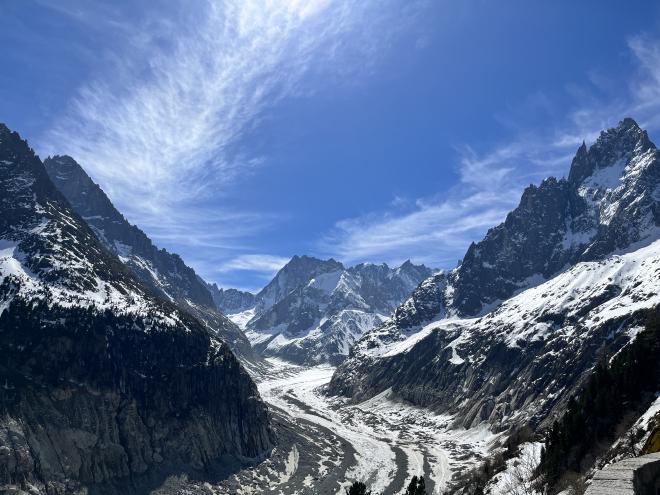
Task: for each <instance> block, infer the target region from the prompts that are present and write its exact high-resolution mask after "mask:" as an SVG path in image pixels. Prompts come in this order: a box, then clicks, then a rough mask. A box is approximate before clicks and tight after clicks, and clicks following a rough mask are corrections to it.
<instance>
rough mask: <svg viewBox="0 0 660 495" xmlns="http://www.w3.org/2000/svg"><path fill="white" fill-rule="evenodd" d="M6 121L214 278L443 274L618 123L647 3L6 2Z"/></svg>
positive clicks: (646, 58) (659, 50) (645, 95)
mask: <svg viewBox="0 0 660 495" xmlns="http://www.w3.org/2000/svg"><path fill="white" fill-rule="evenodd" d="M0 46H1V47H2V50H0V67H1V68H2V69H1V70H0V122H4V123H6V124H7V125H8V126H9V127H10V128H12V129H13V130H16V131H18V132H19V133H20V134H21V135H22V136H23V137H24V138H26V139H28V141H29V142H30V144H31V146H32V147H33V148H34V149H35V150H36V151H37V153H38V154H39V155H40V156H41V157H42V158H45V157H46V156H49V155H54V154H69V155H71V156H72V157H74V158H75V159H76V160H77V161H78V162H79V163H80V164H81V165H82V166H83V167H84V168H85V170H87V172H88V173H89V174H90V175H91V176H92V178H93V179H94V180H95V181H96V182H97V183H99V184H100V185H101V187H102V188H103V189H104V190H105V191H106V193H107V194H108V196H109V197H110V198H111V200H112V201H113V203H114V204H115V206H116V207H117V208H118V209H119V210H120V211H121V212H122V213H123V214H124V215H125V216H126V217H127V218H128V220H129V221H130V222H132V223H135V224H137V225H138V226H139V227H140V228H142V229H143V230H144V231H145V232H146V233H147V234H148V235H149V236H150V237H151V238H152V239H153V240H154V242H155V243H156V244H157V245H158V246H160V247H165V248H166V249H168V250H170V251H173V252H176V253H178V254H180V255H181V256H182V258H183V259H184V260H185V261H186V262H187V263H188V264H189V265H191V266H192V267H193V268H195V269H196V270H197V272H198V273H199V274H200V275H201V276H202V277H204V278H205V279H206V280H208V281H211V282H216V283H218V285H220V286H222V287H236V288H241V289H246V290H258V289H259V288H260V287H262V286H264V285H265V284H266V283H267V282H268V281H269V279H270V278H271V277H272V276H273V275H274V273H275V272H276V271H277V270H278V269H279V268H281V267H282V266H283V264H284V263H286V261H287V260H288V259H289V258H290V257H292V256H293V255H295V254H308V255H313V256H318V257H322V258H329V257H333V258H335V259H337V260H340V261H342V262H344V263H346V264H347V265H352V264H356V263H361V262H374V263H381V262H386V263H388V264H391V265H397V264H399V263H401V262H403V261H405V260H406V259H411V260H412V261H413V262H417V263H425V264H427V265H429V266H431V267H433V268H452V267H453V266H455V265H456V263H457V262H458V260H459V259H461V258H462V256H463V254H464V253H465V250H466V248H467V247H468V246H469V244H470V242H473V241H478V240H479V239H480V238H481V237H483V235H484V234H485V232H486V231H487V230H488V228H490V227H493V226H495V225H496V224H497V223H499V222H501V221H502V220H503V219H504V217H505V216H506V213H507V212H508V211H510V210H511V209H512V208H514V207H515V206H516V205H517V203H518V200H519V198H520V194H521V192H522V191H523V189H524V188H525V187H526V186H528V185H529V184H534V183H538V182H540V181H541V180H542V179H543V178H544V177H547V176H550V175H553V176H557V177H561V176H564V175H566V174H567V173H568V168H569V166H570V161H571V158H572V156H573V155H574V153H575V151H576V149H577V147H578V146H579V145H580V144H581V143H582V141H583V140H584V141H586V142H587V143H591V142H593V140H594V139H596V138H597V136H598V133H599V132H600V131H601V130H602V129H605V128H607V127H611V126H613V125H616V123H617V122H618V121H620V120H621V119H622V118H623V117H626V116H630V117H633V118H634V119H636V120H637V121H638V122H639V123H640V125H642V126H643V127H644V128H646V129H647V130H648V131H649V134H650V136H651V139H653V138H654V137H655V138H657V139H660V2H655V1H631V2H621V1H615V0H591V1H586V0H585V1H581V2H575V1H568V0H566V1H564V0H557V1H552V2H550V1H547V2H541V1H538V2H537V1H535V2H530V1H529V0H502V1H499V2H492V1H487V0H465V1H460V2H456V1H449V0H309V1H303V0H224V1H223V0H195V1H194V2H190V1H184V0H169V1H165V0H115V1H112V2H109V1H106V2H100V1H93V0H0Z"/></svg>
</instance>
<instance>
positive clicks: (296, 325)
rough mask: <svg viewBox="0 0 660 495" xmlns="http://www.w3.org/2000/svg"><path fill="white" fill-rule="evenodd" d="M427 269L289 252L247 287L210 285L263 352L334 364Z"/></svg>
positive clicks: (384, 316) (297, 360) (303, 361)
mask: <svg viewBox="0 0 660 495" xmlns="http://www.w3.org/2000/svg"><path fill="white" fill-rule="evenodd" d="M431 274H432V270H431V269H429V268H427V267H425V266H423V265H414V264H412V263H411V262H410V261H406V262H405V263H403V264H402V265H401V266H399V267H397V268H390V267H389V266H387V265H386V264H381V265H375V264H370V263H363V264H359V265H356V266H352V267H349V268H346V267H345V266H344V265H343V264H342V263H340V262H338V261H335V260H333V259H330V260H320V259H317V258H313V257H310V256H294V257H293V258H292V259H291V260H290V261H289V262H288V263H287V264H286V265H285V266H284V267H283V268H282V269H281V270H279V271H278V273H277V274H276V275H275V277H274V278H273V280H271V281H270V282H269V283H268V285H266V286H265V287H264V288H263V289H262V290H261V291H259V293H257V294H256V295H252V294H249V293H241V292H239V291H236V290H232V289H230V290H226V291H223V292H220V291H215V292H214V294H215V297H216V302H217V303H218V306H219V307H220V308H221V309H224V310H226V311H231V310H232V309H233V310H234V311H236V312H235V313H233V314H230V315H229V318H230V319H232V320H233V321H234V322H236V323H237V324H238V325H239V326H240V327H241V328H243V329H244V330H245V331H246V335H247V337H248V338H249V339H250V341H251V342H252V345H253V347H254V349H255V350H256V351H257V352H259V353H260V354H261V355H262V356H271V357H273V356H274V357H280V358H283V359H286V360H288V361H291V362H294V363H298V364H306V365H312V364H319V363H324V362H328V363H331V364H338V363H340V362H341V361H343V360H344V359H345V357H346V356H347V355H348V351H349V349H350V347H351V345H352V344H353V343H354V342H355V341H356V340H357V339H359V338H360V337H361V336H362V335H363V334H364V333H365V332H367V331H368V330H370V329H372V328H374V327H375V326H377V325H379V324H381V323H382V322H384V321H385V320H386V319H387V318H388V315H389V314H390V313H391V312H392V311H393V310H394V309H395V308H396V307H397V306H398V305H399V304H400V303H401V302H402V301H404V300H405V298H406V297H407V296H408V295H409V294H410V292H411V291H412V290H413V289H414V288H415V287H416V286H417V285H418V284H419V283H420V282H421V281H422V280H424V279H425V278H427V277H428V276H430V275H431Z"/></svg>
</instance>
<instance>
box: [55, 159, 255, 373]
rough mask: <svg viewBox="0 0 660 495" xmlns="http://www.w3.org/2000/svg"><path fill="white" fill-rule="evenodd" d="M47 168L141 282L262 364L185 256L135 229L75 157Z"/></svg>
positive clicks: (82, 214) (96, 233) (98, 235)
mask: <svg viewBox="0 0 660 495" xmlns="http://www.w3.org/2000/svg"><path fill="white" fill-rule="evenodd" d="M44 166H45V168H46V172H47V173H48V175H49V177H50V178H51V180H52V181H53V183H54V184H55V187H57V188H58V190H59V191H60V192H61V193H62V194H63V195H64V196H65V197H66V199H67V200H68V202H69V203H70V204H71V206H72V207H73V209H74V210H75V211H76V212H77V213H78V214H79V215H80V217H81V218H82V219H83V220H84V221H85V222H86V223H87V224H88V225H89V226H90V228H91V229H92V230H93V231H94V234H95V235H96V237H97V238H98V239H99V240H100V241H101V243H102V244H103V245H104V246H105V247H106V248H107V249H108V250H109V251H111V252H112V253H114V254H115V255H116V256H117V257H118V258H119V259H120V260H121V261H122V262H123V263H124V264H125V265H126V266H127V267H128V269H129V270H131V272H132V273H134V274H135V275H136V277H137V278H138V279H140V280H141V281H142V282H143V283H144V284H145V285H146V286H147V287H149V288H150V289H151V290H152V291H154V292H155V293H156V294H158V295H160V296H161V297H163V298H165V299H167V300H169V301H171V302H174V303H175V304H177V305H179V306H181V307H182V308H183V309H184V310H185V311H188V312H190V313H192V314H193V315H194V316H196V317H197V318H198V319H199V320H200V321H202V323H204V324H205V325H206V326H207V328H209V329H210V330H211V331H212V332H214V333H215V334H217V335H218V336H220V337H221V338H222V339H224V340H225V341H226V342H227V343H228V344H229V345H230V347H231V348H232V350H233V351H234V352H236V353H237V354H238V355H239V356H240V357H241V358H243V359H247V360H250V361H254V360H256V359H258V358H257V356H255V355H254V353H253V352H252V349H251V347H250V344H249V342H248V340H247V339H246V338H245V336H244V335H243V333H242V331H241V330H240V329H239V328H238V327H237V326H236V325H235V324H234V323H232V322H231V321H230V320H229V319H228V318H226V317H225V316H224V315H223V314H221V313H219V312H218V311H216V305H215V302H214V300H213V295H212V293H211V292H210V290H209V288H208V287H207V285H206V283H205V282H203V280H201V278H200V277H198V275H197V274H196V273H195V271H194V270H193V269H192V268H190V267H189V266H187V265H186V264H185V262H184V261H183V260H182V259H181V257H180V256H178V255H177V254H173V253H169V252H168V251H167V250H165V249H159V248H157V247H156V246H155V245H154V243H153V242H152V241H151V239H150V238H149V237H148V236H147V235H146V234H145V233H144V232H143V231H142V230H140V228H138V227H137V226H135V225H131V224H130V223H129V222H128V220H126V218H125V217H124V216H123V215H122V214H121V213H120V212H119V211H118V210H117V209H116V208H115V206H114V205H113V204H112V202H111V201H110V199H109V198H108V197H107V195H106V194H105V192H104V191H103V190H102V189H101V187H100V186H99V185H98V184H96V183H94V182H93V181H92V179H91V178H90V177H89V175H88V174H87V173H86V172H85V170H84V169H83V168H82V166H81V165H80V164H78V163H77V162H76V161H75V160H74V159H73V158H71V157H69V156H59V155H57V156H54V157H49V158H47V159H46V160H45V161H44Z"/></svg>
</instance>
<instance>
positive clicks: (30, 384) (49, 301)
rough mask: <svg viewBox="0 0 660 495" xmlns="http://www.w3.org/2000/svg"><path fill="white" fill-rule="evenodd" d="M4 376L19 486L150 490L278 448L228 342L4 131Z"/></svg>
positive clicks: (1, 397)
mask: <svg viewBox="0 0 660 495" xmlns="http://www.w3.org/2000/svg"><path fill="white" fill-rule="evenodd" d="M0 382H1V383H2V384H3V386H2V387H1V388H0V408H1V409H2V414H1V415H0V418H1V419H0V483H1V484H4V485H10V486H14V487H21V488H22V489H24V490H28V489H29V490H32V491H36V492H39V493H48V494H53V493H57V494H59V493H83V492H85V491H86V490H88V489H93V490H103V491H106V492H110V493H130V492H131V491H132V490H138V491H144V490H143V488H144V485H143V484H144V483H147V484H150V483H157V482H158V479H159V477H161V476H165V475H167V474H172V473H182V472H195V473H197V474H198V475H200V476H209V475H211V473H213V472H220V471H222V470H223V469H227V468H228V466H229V465H235V463H236V462H240V460H241V459H245V458H255V457H259V456H262V455H264V454H266V453H267V452H268V450H269V448H270V446H271V442H272V439H271V433H270V430H269V426H268V425H269V423H268V417H267V410H266V407H265V405H264V404H263V403H262V402H261V400H260V398H259V395H258V392H257V390H256V387H255V385H254V383H253V382H252V381H251V379H250V378H249V376H248V375H247V374H246V373H245V371H244V370H243V368H242V366H241V365H240V363H239V362H238V361H237V360H236V358H235V357H234V355H233V354H232V353H231V351H230V350H229V348H228V347H227V345H226V344H224V343H223V342H222V341H220V340H219V339H217V337H215V336H212V335H210V334H209V333H208V332H207V330H206V329H205V327H204V325H203V324H201V323H200V322H199V321H198V320H197V319H195V318H194V317H192V316H190V315H189V314H188V313H187V312H184V311H181V310H180V309H179V308H178V307H177V306H176V305H174V304H172V303H170V302H168V301H166V300H162V299H159V298H156V297H154V296H153V295H152V293H151V291H150V290H149V289H147V288H146V287H145V286H144V285H143V284H142V282H141V281H139V280H138V279H137V278H135V276H134V275H133V273H132V272H131V271H130V270H129V269H127V267H126V265H125V264H123V263H122V262H120V261H119V260H118V259H117V257H116V256H115V255H114V254H112V253H111V252H109V251H108V250H107V249H106V248H105V247H104V246H103V245H102V244H101V243H99V241H98V240H97V238H96V236H95V235H94V234H93V232H92V230H91V229H90V228H89V227H88V226H87V224H86V223H85V222H84V221H83V220H82V219H81V218H80V216H78V214H77V213H76V212H75V211H73V210H72V208H71V207H70V205H69V203H68V202H67V200H66V199H65V198H64V196H63V195H62V194H61V193H60V192H59V191H58V190H57V189H56V188H55V187H54V185H53V184H52V182H51V181H50V179H49V177H48V175H47V173H46V170H45V168H44V166H43V164H42V163H41V161H40V160H39V159H38V158H37V157H36V156H35V155H34V153H33V152H32V150H30V149H29V147H28V146H27V143H25V142H24V141H22V140H21V139H20V138H19V136H18V135H17V134H16V133H12V132H11V131H9V129H7V128H6V127H5V126H4V125H0ZM140 487H142V488H140Z"/></svg>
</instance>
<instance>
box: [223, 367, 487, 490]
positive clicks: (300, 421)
mask: <svg viewBox="0 0 660 495" xmlns="http://www.w3.org/2000/svg"><path fill="white" fill-rule="evenodd" d="M268 364H269V367H268V368H267V369H265V370H262V371H261V372H259V373H255V378H256V380H257V382H258V386H259V391H260V393H261V395H262V397H263V399H264V400H265V401H266V402H267V403H268V404H269V405H270V406H271V410H272V411H273V415H274V418H275V419H276V422H278V423H279V425H280V426H279V427H277V428H276V430H277V431H278V436H279V438H280V442H279V446H278V448H277V449H275V452H274V453H273V454H274V455H273V456H272V457H271V459H269V460H268V461H266V462H264V463H261V464H259V465H257V466H255V467H254V468H252V469H250V470H246V471H242V472H240V473H237V474H236V475H235V476H234V477H233V478H232V480H231V483H229V484H226V485H225V486H226V487H227V488H229V487H230V486H233V487H234V489H235V490H236V493H241V494H243V493H244V494H248V493H273V494H278V493H281V494H284V495H289V494H294V493H299V494H301V495H302V494H309V493H329V494H339V493H344V492H343V489H342V487H343V486H346V485H347V484H349V483H350V482H352V481H354V480H361V481H365V482H366V483H367V484H368V485H369V486H370V488H371V489H372V490H373V493H374V494H378V495H388V494H389V495H395V494H399V493H402V492H403V491H404V489H405V486H406V485H407V483H408V481H409V480H410V478H411V477H412V476H413V475H419V474H423V475H424V477H425V478H426V481H427V488H428V489H429V493H434V494H439V493H443V492H444V491H445V489H446V488H447V485H448V483H449V480H450V478H451V476H452V474H453V473H455V472H457V471H460V470H462V469H465V468H466V467H471V466H473V465H474V464H475V463H476V462H477V461H478V460H479V459H480V458H481V457H482V456H483V455H484V454H485V453H486V451H487V450H488V448H489V446H490V445H491V444H492V442H493V441H494V440H496V436H495V435H493V434H492V433H490V432H489V431H488V430H487V429H486V428H485V427H483V428H479V429H474V430H462V429H452V428H451V422H452V418H451V417H450V416H446V415H434V414H432V413H430V412H429V411H427V410H424V409H419V408H416V407H413V406H410V405H406V404H403V403H401V402H398V401H395V400H393V398H392V397H391V395H392V394H391V393H388V392H385V393H383V394H380V395H379V396H377V397H374V398H373V399H370V400H368V401H366V402H363V403H361V404H355V405H351V404H348V403H346V402H344V401H343V400H341V399H337V398H329V397H326V396H325V395H324V393H323V390H324V387H325V386H326V385H327V383H328V382H329V381H330V378H331V376H332V373H333V371H334V368H332V367H331V366H327V365H321V366H315V367H301V366H296V365H292V364H289V363H285V362H283V361H279V360H275V359H269V360H268ZM287 423H288V425H287ZM285 425H286V426H285Z"/></svg>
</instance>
